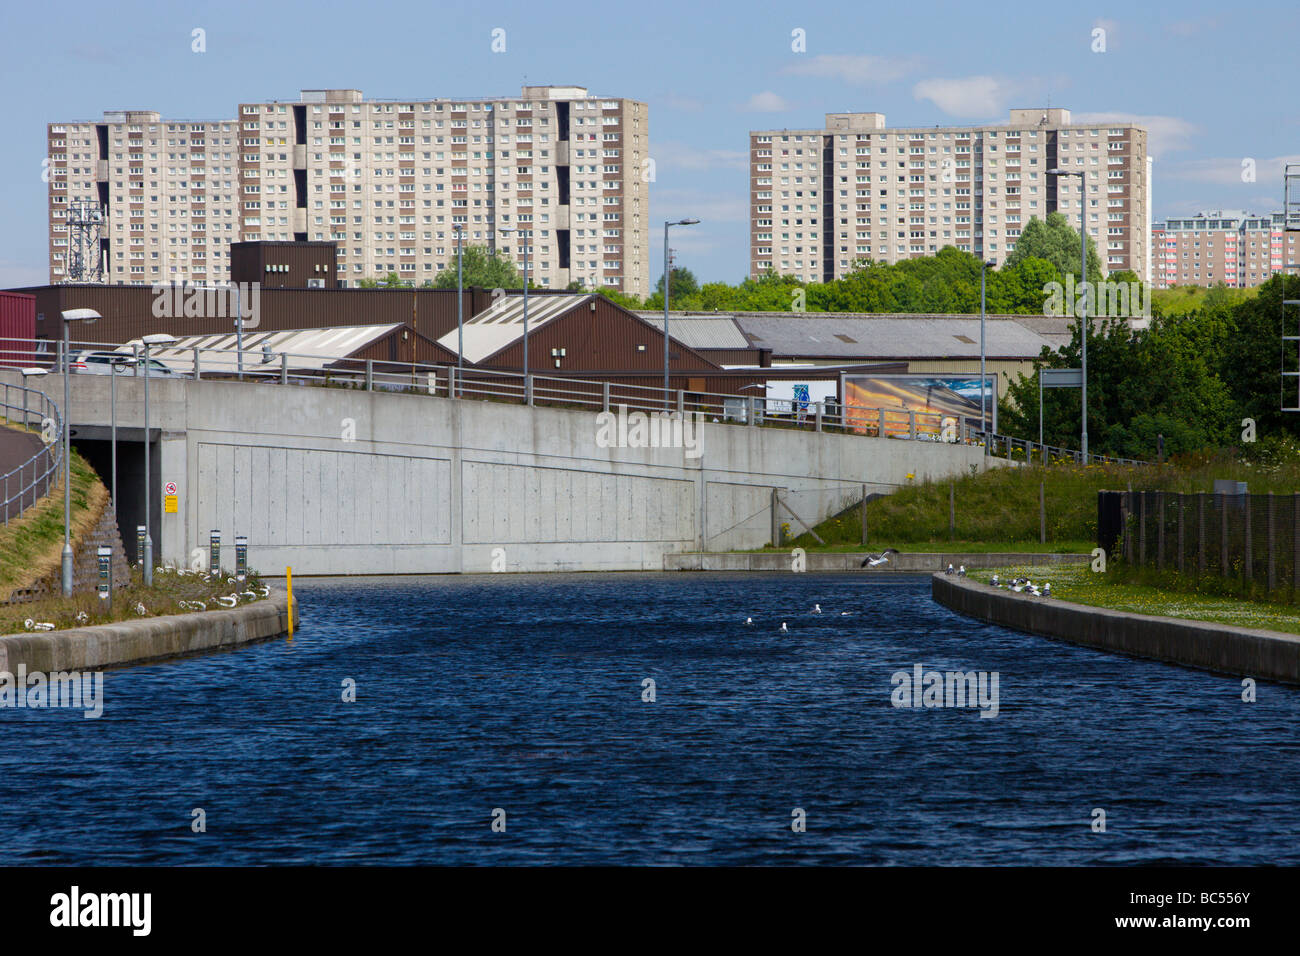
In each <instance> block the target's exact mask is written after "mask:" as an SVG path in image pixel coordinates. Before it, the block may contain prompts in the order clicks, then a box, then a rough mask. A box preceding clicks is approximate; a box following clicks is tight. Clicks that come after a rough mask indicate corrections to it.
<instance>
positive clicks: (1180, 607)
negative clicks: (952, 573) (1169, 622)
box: [969, 565, 1300, 634]
mask: <svg viewBox="0 0 1300 956" xmlns="http://www.w3.org/2000/svg"><path fill="white" fill-rule="evenodd" d="M994 574H997V575H998V576H999V578H1000V579H1001V580H1003V581H1006V580H1007V579H1009V578H1015V577H1024V578H1029V579H1030V580H1032V581H1034V582H1035V583H1038V584H1041V583H1043V582H1050V583H1051V585H1052V597H1053V598H1059V599H1060V600H1062V601H1072V602H1074V603H1076V604H1087V605H1090V606H1092V607H1104V608H1110V609H1112V610H1115V611H1129V612H1132V613H1136V614H1154V615H1159V616H1161V617H1175V618H1183V619H1185V620H1189V621H1210V622H1213V623H1215V624H1231V625H1234V626H1236V627H1258V628H1264V629H1265V630H1270V631H1281V632H1283V633H1287V634H1300V608H1297V607H1294V606H1290V605H1286V604H1278V603H1266V602H1263V601H1243V600H1240V599H1238V598H1232V597H1226V596H1223V595H1220V594H1209V593H1202V592H1198V591H1194V590H1191V589H1189V588H1187V587H1186V586H1180V587H1174V586H1169V585H1166V584H1163V583H1162V584H1151V583H1141V582H1137V581H1128V580H1124V579H1123V578H1122V577H1121V576H1119V575H1117V574H1115V573H1110V572H1108V573H1105V574H1098V573H1095V572H1093V571H1092V570H1091V569H1090V568H1089V566H1088V565H1061V566H1058V567H1053V568H1041V567H1040V568H1034V567H1009V568H994V569H990V570H983V569H980V570H973V571H971V572H969V576H970V577H971V578H972V579H973V580H976V581H980V582H982V583H984V584H988V583H989V581H990V580H991V578H992V577H993V575H994Z"/></svg>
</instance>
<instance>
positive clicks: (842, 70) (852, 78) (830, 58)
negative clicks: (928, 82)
mask: <svg viewBox="0 0 1300 956" xmlns="http://www.w3.org/2000/svg"><path fill="white" fill-rule="evenodd" d="M916 65H917V60H916V59H915V58H910V57H909V58H899V57H888V56H871V55H869V54H850V53H822V54H819V55H818V56H814V57H809V58H807V59H806V60H804V61H802V62H799V63H795V64H793V65H791V66H787V67H786V68H785V69H783V70H782V71H781V72H782V73H788V74H790V75H793V76H819V77H824V78H830V79H836V80H840V81H842V82H844V83H848V84H851V85H853V86H867V85H869V84H873V83H892V82H893V81H894V80H898V79H901V78H902V77H904V76H906V75H907V74H908V73H910V72H912V71H913V70H914V69H915V68H916Z"/></svg>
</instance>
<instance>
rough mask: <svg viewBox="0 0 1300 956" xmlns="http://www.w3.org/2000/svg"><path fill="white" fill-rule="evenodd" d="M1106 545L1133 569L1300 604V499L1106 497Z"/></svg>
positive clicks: (1101, 506)
mask: <svg viewBox="0 0 1300 956" xmlns="http://www.w3.org/2000/svg"><path fill="white" fill-rule="evenodd" d="M1098 528H1099V530H1100V534H1099V541H1098V544H1099V545H1100V546H1101V547H1103V548H1106V549H1107V551H1108V552H1109V553H1115V552H1117V551H1118V552H1119V553H1122V555H1123V558H1124V561H1125V562H1126V563H1127V564H1129V565H1131V566H1133V567H1145V568H1154V569H1156V570H1163V571H1177V572H1178V573H1180V574H1188V575H1198V576H1206V575H1208V576H1213V577H1218V578H1223V579H1225V580H1229V581H1236V582H1239V583H1241V585H1242V586H1243V589H1244V588H1246V587H1257V588H1261V589H1263V590H1266V591H1267V592H1268V593H1269V595H1270V596H1271V597H1273V598H1275V599H1278V600H1287V601H1292V602H1294V601H1296V600H1297V599H1298V598H1300V493H1295V494H1274V493H1272V492H1269V493H1267V494H1254V495H1251V494H1213V493H1209V492H1202V493H1188V494H1184V493H1181V492H1173V491H1103V492H1101V494H1100V497H1099V499H1098Z"/></svg>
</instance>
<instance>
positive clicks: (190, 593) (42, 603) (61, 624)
mask: <svg viewBox="0 0 1300 956" xmlns="http://www.w3.org/2000/svg"><path fill="white" fill-rule="evenodd" d="M261 588H262V581H261V579H260V578H259V577H258V576H257V575H256V574H249V575H248V578H247V579H246V580H245V581H242V582H238V583H236V582H235V581H234V580H233V576H230V575H220V576H217V577H214V578H213V579H212V580H207V579H206V578H205V577H204V575H201V574H184V575H181V574H177V573H175V572H174V571H170V570H165V571H161V572H159V571H158V570H156V569H155V572H154V576H153V587H151V588H147V587H145V586H144V582H143V581H142V580H141V576H140V571H139V569H138V568H132V569H131V583H130V584H129V585H128V586H126V587H123V588H118V589H117V590H116V591H115V592H114V593H113V601H112V607H111V608H110V607H109V603H108V601H106V600H103V599H101V598H100V597H99V596H98V595H97V594H95V593H94V592H89V593H85V594H74V595H73V596H72V597H70V598H64V597H62V596H61V595H59V596H55V597H49V598H42V599H41V600H39V601H29V602H25V603H23V604H6V605H0V634H24V633H30V632H31V631H32V630H33V628H29V627H28V626H27V624H26V622H27V621H28V620H29V619H30V620H31V621H33V622H41V623H48V624H53V625H54V627H53V630H63V629H65V628H70V627H89V626H91V625H94V624H110V623H112V622H114V621H134V620H139V619H140V618H141V617H145V616H148V617H158V616H160V615H165V614H189V613H192V612H195V611H199V610H203V609H206V610H211V611H218V610H222V609H223V608H224V607H225V606H226V604H229V603H230V602H229V600H227V601H226V604H222V603H221V602H219V601H217V600H216V599H217V598H218V597H225V596H229V595H239V594H240V593H241V592H247V593H245V594H244V596H242V597H239V598H238V603H239V605H241V606H242V605H244V604H250V603H252V602H253V601H260V600H262V593H261ZM250 594H251V595H253V596H252V597H249V596H248V595H250ZM182 601H184V602H189V603H190V606H189V607H186V606H185V605H184V604H182V603H181V602H182ZM200 603H201V604H203V605H205V608H199V607H197V605H198V604H200ZM140 608H143V609H144V613H143V614H142V613H141V611H140ZM46 630H49V629H48V628H47V629H46Z"/></svg>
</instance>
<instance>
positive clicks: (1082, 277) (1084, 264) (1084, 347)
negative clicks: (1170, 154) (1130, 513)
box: [1047, 169, 1088, 465]
mask: <svg viewBox="0 0 1300 956" xmlns="http://www.w3.org/2000/svg"><path fill="white" fill-rule="evenodd" d="M1047 175H1049V176H1078V177H1079V285H1080V286H1082V288H1083V294H1082V295H1081V296H1080V297H1079V315H1078V319H1079V338H1080V340H1081V341H1080V346H1079V368H1080V369H1081V370H1082V372H1083V382H1082V384H1081V390H1080V393H1079V396H1080V401H1081V403H1082V406H1083V408H1082V418H1083V426H1082V433H1081V434H1080V436H1079V450H1080V451H1081V452H1082V453H1083V463H1084V464H1085V465H1086V464H1088V286H1087V282H1088V233H1087V231H1086V230H1087V221H1086V220H1087V214H1086V212H1085V209H1084V202H1083V197H1084V192H1085V190H1084V188H1083V186H1084V176H1083V171H1082V170H1080V171H1078V172H1067V171H1066V170H1064V169H1049V170H1048V171H1047Z"/></svg>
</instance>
